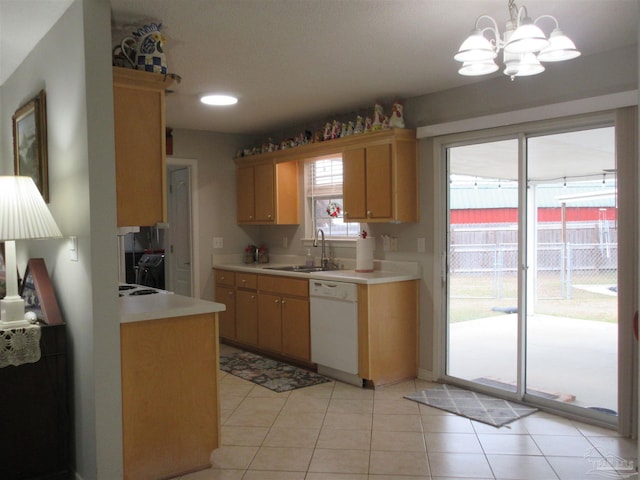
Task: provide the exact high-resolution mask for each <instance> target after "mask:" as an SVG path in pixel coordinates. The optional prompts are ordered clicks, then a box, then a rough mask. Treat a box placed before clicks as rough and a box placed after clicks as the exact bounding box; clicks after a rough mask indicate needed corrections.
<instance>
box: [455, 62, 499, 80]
mask: <svg viewBox="0 0 640 480" xmlns="http://www.w3.org/2000/svg"><path fill="white" fill-rule="evenodd" d="M498 68H499V67H498V65H496V62H494V61H493V60H484V61H481V62H465V63H463V64H462V67H461V68H460V70H458V73H459V74H460V75H465V76H467V77H476V76H480V75H488V74H489V73H493V72H496V71H497V70H498Z"/></svg>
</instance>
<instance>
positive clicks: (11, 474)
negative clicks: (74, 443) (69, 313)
mask: <svg viewBox="0 0 640 480" xmlns="http://www.w3.org/2000/svg"><path fill="white" fill-rule="evenodd" d="M41 327H42V329H41V338H40V348H41V353H42V357H41V358H40V360H39V361H38V362H36V363H28V364H24V365H19V366H17V367H16V366H12V365H10V366H7V367H4V368H0V457H1V458H2V460H1V461H0V478H1V479H3V480H23V479H38V480H45V479H46V480H54V479H55V480H62V479H68V478H70V477H71V473H70V467H69V463H70V426H71V425H70V412H69V391H68V388H69V387H68V385H69V384H68V371H67V345H66V332H65V327H66V325H65V324H59V325H41Z"/></svg>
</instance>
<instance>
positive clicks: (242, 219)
mask: <svg viewBox="0 0 640 480" xmlns="http://www.w3.org/2000/svg"><path fill="white" fill-rule="evenodd" d="M236 197H237V206H238V223H246V222H253V221H254V220H255V210H254V209H255V192H254V186H253V167H239V168H238V169H237V171H236Z"/></svg>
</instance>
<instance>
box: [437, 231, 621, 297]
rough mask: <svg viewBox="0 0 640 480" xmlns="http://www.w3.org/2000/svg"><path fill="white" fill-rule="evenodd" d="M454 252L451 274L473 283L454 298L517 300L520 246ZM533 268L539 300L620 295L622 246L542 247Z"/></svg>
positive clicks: (454, 247)
mask: <svg viewBox="0 0 640 480" xmlns="http://www.w3.org/2000/svg"><path fill="white" fill-rule="evenodd" d="M450 248H451V250H450V260H449V272H450V275H455V276H456V278H466V279H467V280H468V281H467V282H464V283H463V284H464V285H465V288H456V289H454V290H452V292H451V297H452V298H478V299H481V298H484V299H488V298H495V299H504V298H515V296H516V292H517V281H518V277H517V273H518V248H517V244H514V243H495V244H453V245H451V247H450ZM530 263H531V265H530V267H529V268H533V266H534V265H535V277H534V278H533V281H534V292H535V295H536V298H537V299H538V300H553V299H577V298H580V296H581V295H584V294H585V293H587V292H597V293H604V294H611V295H615V293H616V289H617V287H616V285H617V265H618V245H617V243H585V244H572V243H539V244H538V245H537V249H536V251H535V252H534V255H533V258H532V259H531V261H530Z"/></svg>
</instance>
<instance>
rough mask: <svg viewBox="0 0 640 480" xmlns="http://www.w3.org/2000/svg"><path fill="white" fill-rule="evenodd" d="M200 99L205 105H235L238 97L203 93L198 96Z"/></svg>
mask: <svg viewBox="0 0 640 480" xmlns="http://www.w3.org/2000/svg"><path fill="white" fill-rule="evenodd" d="M200 101H201V102H202V103H204V104H205V105H215V106H222V105H235V104H236V103H238V99H237V98H236V97H232V96H231V95H203V96H202V97H200Z"/></svg>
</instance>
